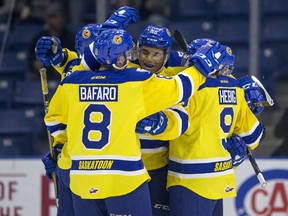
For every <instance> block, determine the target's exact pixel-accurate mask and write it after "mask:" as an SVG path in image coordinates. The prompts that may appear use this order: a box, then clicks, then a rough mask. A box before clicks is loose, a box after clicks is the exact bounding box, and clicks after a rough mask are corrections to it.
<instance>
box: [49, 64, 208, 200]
mask: <svg viewBox="0 0 288 216" xmlns="http://www.w3.org/2000/svg"><path fill="white" fill-rule="evenodd" d="M204 81H205V77H204V76H203V75H202V74H200V73H199V71H198V70H197V69H196V68H195V67H190V68H188V69H186V70H185V71H184V72H183V73H180V74H179V75H178V76H176V77H174V78H170V77H162V76H156V75H154V74H152V73H150V72H147V71H144V70H141V69H135V68H131V69H125V70H123V71H120V72H119V71H118V72H117V71H111V70H104V71H99V72H91V71H79V72H77V71H76V72H74V73H72V74H71V75H69V76H68V77H66V78H65V79H64V80H63V82H62V83H61V85H60V87H59V89H58V90H57V94H60V95H61V100H60V106H59V107H58V109H57V110H56V109H54V108H52V107H50V109H49V111H48V113H47V115H46V117H45V122H46V124H47V125H49V124H50V125H53V127H55V128H61V127H59V125H60V126H61V125H63V127H62V129H63V130H60V131H54V133H55V134H58V135H59V134H61V133H62V132H64V129H65V126H66V132H67V144H66V145H64V147H65V151H64V153H65V154H67V159H68V158H71V160H72V161H71V170H70V181H71V184H70V187H71V190H72V191H73V192H74V193H75V194H77V195H79V196H81V197H82V198H87V199H102V198H107V197H111V196H120V195H124V194H127V193H129V192H131V191H133V190H134V189H136V188H137V187H138V186H139V185H141V184H142V183H143V182H145V181H147V180H149V179H150V177H149V175H148V173H147V170H146V169H145V167H144V165H143V163H142V160H141V152H140V143H139V139H138V138H137V135H136V133H135V127H136V123H137V122H138V121H139V120H140V119H142V118H144V117H146V116H148V115H151V114H153V113H155V112H158V111H161V110H163V109H165V108H167V107H170V106H172V105H173V104H177V103H179V102H182V101H183V100H187V99H188V98H189V97H190V96H191V95H193V94H194V92H195V91H196V90H197V89H198V87H199V86H200V85H201V84H202V83H203V82H204ZM58 91H59V92H58ZM50 106H53V103H50ZM53 112H54V113H53ZM53 123H54V124H53ZM62 153H63V151H62ZM61 159H62V158H61ZM67 164H68V162H67V163H66V165H67ZM59 166H60V167H61V165H59ZM61 168H62V167H61ZM66 168H68V169H69V168H70V167H66Z"/></svg>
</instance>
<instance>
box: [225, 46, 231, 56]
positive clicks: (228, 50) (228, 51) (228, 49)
mask: <svg viewBox="0 0 288 216" xmlns="http://www.w3.org/2000/svg"><path fill="white" fill-rule="evenodd" d="M226 52H227V53H228V54H229V55H232V50H231V49H230V47H226Z"/></svg>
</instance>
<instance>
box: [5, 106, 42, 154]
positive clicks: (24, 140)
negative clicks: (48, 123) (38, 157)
mask: <svg viewBox="0 0 288 216" xmlns="http://www.w3.org/2000/svg"><path fill="white" fill-rule="evenodd" d="M35 115H36V113H35V112H34V111H33V110H27V109H5V110H0V119H1V121H0V137H1V140H0V141H1V142H0V148H1V150H3V151H4V152H6V153H7V154H8V153H9V154H8V155H6V156H7V157H11V156H18V155H30V156H31V155H35V149H34V146H33V145H34V143H35V141H36V135H37V134H36V133H37V130H38V128H37V126H36V124H35V122H34V118H35ZM1 150H0V152H1ZM6 153H5V154H6ZM3 154H4V153H3V152H2V153H1V156H5V154H4V155H3Z"/></svg>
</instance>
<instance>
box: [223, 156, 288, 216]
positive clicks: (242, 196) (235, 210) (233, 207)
mask: <svg viewBox="0 0 288 216" xmlns="http://www.w3.org/2000/svg"><path fill="white" fill-rule="evenodd" d="M257 163H258V165H259V167H260V170H261V172H262V174H263V176H264V178H265V179H266V181H267V186H266V187H265V188H262V187H261V185H260V183H259V181H258V179H257V177H256V175H255V172H254V170H253V168H252V166H251V164H250V162H249V160H246V161H244V162H243V164H241V166H240V167H239V168H238V169H236V171H235V173H236V180H237V197H236V198H233V199H226V200H224V215H225V216H229V215H231V216H234V215H235V216H288V160H287V159H274V160H273V159H257Z"/></svg>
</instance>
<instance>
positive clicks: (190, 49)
mask: <svg viewBox="0 0 288 216" xmlns="http://www.w3.org/2000/svg"><path fill="white" fill-rule="evenodd" d="M212 41H214V40H212V39H210V38H199V39H195V40H193V41H192V42H191V43H190V44H188V46H187V53H188V54H190V55H194V54H195V53H196V51H197V50H198V49H199V48H200V47H201V46H203V45H206V44H207V43H211V42H212Z"/></svg>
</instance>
